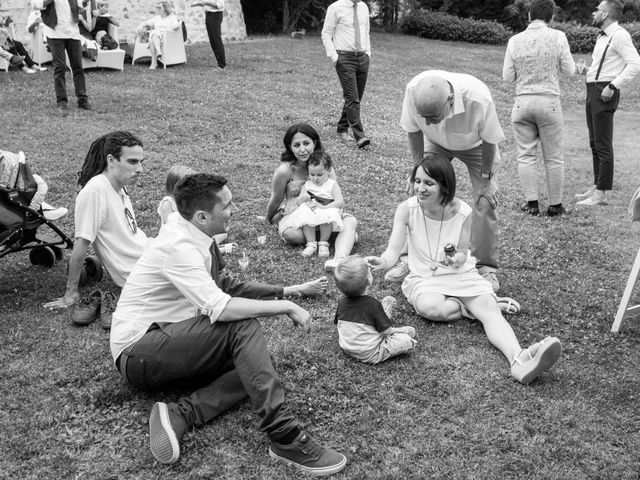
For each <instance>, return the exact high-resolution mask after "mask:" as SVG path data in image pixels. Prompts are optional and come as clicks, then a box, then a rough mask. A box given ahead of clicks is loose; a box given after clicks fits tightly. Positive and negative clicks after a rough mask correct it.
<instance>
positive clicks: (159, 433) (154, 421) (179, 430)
mask: <svg viewBox="0 0 640 480" xmlns="http://www.w3.org/2000/svg"><path fill="white" fill-rule="evenodd" d="M186 430H187V426H186V423H185V421H184V418H183V417H182V415H180V413H178V409H177V408H174V404H168V405H167V404H166V403H163V402H157V403H156V404H155V405H154V406H153V408H152V409H151V415H149V442H150V444H151V453H153V456H154V457H155V459H156V460H157V461H158V462H160V463H174V462H177V461H178V458H180V439H181V438H182V435H184V432H185V431H186Z"/></svg>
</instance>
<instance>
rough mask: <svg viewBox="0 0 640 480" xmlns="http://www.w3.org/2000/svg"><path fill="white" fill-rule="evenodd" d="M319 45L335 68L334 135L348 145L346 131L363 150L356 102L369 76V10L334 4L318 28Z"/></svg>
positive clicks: (352, 1) (345, 1) (351, 2)
mask: <svg viewBox="0 0 640 480" xmlns="http://www.w3.org/2000/svg"><path fill="white" fill-rule="evenodd" d="M322 43H323V44H324V48H325V50H326V52H327V57H329V58H330V59H331V61H332V62H333V65H334V66H335V68H336V72H337V74H338V79H339V80H340V85H341V86H342V95H343V97H344V105H343V107H342V115H341V116H340V120H338V125H337V130H338V135H340V137H342V139H343V140H345V141H351V138H350V137H349V133H348V130H349V128H351V133H352V134H353V137H354V138H355V140H356V145H357V147H358V148H365V147H366V146H367V145H369V144H370V143H371V140H370V139H369V138H368V137H367V136H366V135H365V133H364V127H363V126H362V119H361V117H360V101H361V100H362V96H363V95H364V88H365V86H366V85H367V77H368V75H369V57H370V56H371V42H370V40H369V7H367V5H366V4H365V3H364V2H361V1H360V0H338V1H337V2H334V3H332V4H331V5H329V8H327V14H326V16H325V19H324V26H323V27H322Z"/></svg>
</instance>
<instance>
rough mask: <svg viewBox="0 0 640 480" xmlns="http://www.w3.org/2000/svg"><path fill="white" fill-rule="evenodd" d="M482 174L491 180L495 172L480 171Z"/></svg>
mask: <svg viewBox="0 0 640 480" xmlns="http://www.w3.org/2000/svg"><path fill="white" fill-rule="evenodd" d="M480 176H481V177H482V178H486V179H488V180H490V179H491V177H493V172H480Z"/></svg>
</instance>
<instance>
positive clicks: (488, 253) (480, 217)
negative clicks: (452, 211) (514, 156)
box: [424, 138, 500, 273]
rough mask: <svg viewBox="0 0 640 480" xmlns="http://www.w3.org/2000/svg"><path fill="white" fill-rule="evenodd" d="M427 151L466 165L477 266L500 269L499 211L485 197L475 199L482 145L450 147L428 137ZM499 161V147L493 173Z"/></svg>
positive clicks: (492, 180) (492, 269)
mask: <svg viewBox="0 0 640 480" xmlns="http://www.w3.org/2000/svg"><path fill="white" fill-rule="evenodd" d="M424 151H425V153H426V152H430V153H438V154H440V155H444V156H445V157H446V158H448V159H449V160H452V159H453V158H457V159H458V160H460V161H461V162H462V163H464V164H465V165H466V166H467V170H468V172H469V179H470V180H471V188H472V190H473V198H474V201H473V202H469V204H470V205H471V206H472V208H473V213H472V214H471V254H472V255H473V256H474V257H476V266H477V267H478V270H480V271H481V273H484V272H486V271H489V272H491V271H495V270H496V269H497V268H498V212H496V210H495V209H494V208H492V207H491V204H489V202H488V201H487V200H486V199H485V198H484V197H481V198H480V199H479V200H478V201H477V202H476V201H475V199H476V198H478V195H479V194H480V192H479V189H480V185H481V183H482V178H481V173H482V172H481V170H482V145H478V146H477V147H473V148H471V149H469V150H448V149H446V148H444V147H441V146H440V145H436V144H435V143H432V142H430V141H429V140H427V139H426V138H425V140H424ZM499 163H500V150H499V149H498V147H497V146H496V158H494V160H493V171H494V172H495V171H496V169H497V167H498V164H499ZM491 182H492V183H495V177H493V178H492V179H491Z"/></svg>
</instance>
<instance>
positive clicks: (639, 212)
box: [611, 188, 640, 333]
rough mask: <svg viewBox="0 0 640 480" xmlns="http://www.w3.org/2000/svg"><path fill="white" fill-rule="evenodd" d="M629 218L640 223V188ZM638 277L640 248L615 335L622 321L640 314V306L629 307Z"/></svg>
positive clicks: (626, 288)
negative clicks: (634, 314)
mask: <svg viewBox="0 0 640 480" xmlns="http://www.w3.org/2000/svg"><path fill="white" fill-rule="evenodd" d="M629 217H630V218H631V221H640V188H638V190H636V193H635V194H634V195H633V197H632V198H631V203H630V204H629ZM638 277H640V248H639V249H638V253H637V254H636V259H635V261H634V262H633V266H632V267H631V273H630V274H629V279H628V280H627V286H626V287H625V289H624V293H623V294H622V299H621V300H620V305H619V306H618V312H617V313H616V317H615V319H614V321H613V325H612V326H611V331H612V332H614V333H616V332H618V331H619V330H620V326H621V325H622V321H623V320H624V319H625V318H626V317H628V316H629V315H631V314H632V313H637V312H640V304H638V305H631V306H630V305H629V304H630V303H631V295H632V294H633V290H634V289H635V286H636V284H637V283H638V280H639V278H638Z"/></svg>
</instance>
